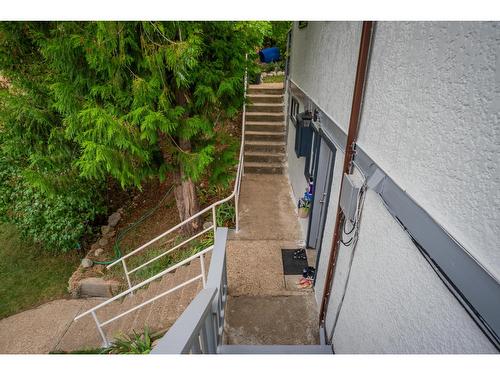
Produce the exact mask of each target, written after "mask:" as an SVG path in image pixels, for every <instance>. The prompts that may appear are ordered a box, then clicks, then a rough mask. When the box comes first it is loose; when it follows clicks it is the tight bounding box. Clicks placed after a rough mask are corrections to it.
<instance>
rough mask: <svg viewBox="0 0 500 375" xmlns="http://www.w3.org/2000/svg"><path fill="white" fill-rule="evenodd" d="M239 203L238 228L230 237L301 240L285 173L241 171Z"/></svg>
mask: <svg viewBox="0 0 500 375" xmlns="http://www.w3.org/2000/svg"><path fill="white" fill-rule="evenodd" d="M239 204H240V207H239V210H240V230H239V232H238V234H235V233H234V234H231V236H230V239H235V240H283V241H287V242H293V241H297V242H303V236H302V232H301V231H302V229H301V227H300V224H299V221H298V218H297V214H296V213H295V203H294V202H293V201H292V196H291V189H290V184H289V182H288V179H287V177H286V175H268V174H245V176H243V179H242V185H241V192H240V201H239Z"/></svg>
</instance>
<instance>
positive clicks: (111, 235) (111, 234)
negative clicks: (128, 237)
mask: <svg viewBox="0 0 500 375" xmlns="http://www.w3.org/2000/svg"><path fill="white" fill-rule="evenodd" d="M115 234H116V232H115V231H114V230H112V231H109V232H108V233H106V234H105V235H104V238H107V239H110V238H113V237H114V236H115Z"/></svg>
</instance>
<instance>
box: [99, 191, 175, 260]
mask: <svg viewBox="0 0 500 375" xmlns="http://www.w3.org/2000/svg"><path fill="white" fill-rule="evenodd" d="M173 188H174V186H173V185H172V186H171V187H170V188H169V189H168V190H167V192H166V193H165V195H164V196H163V198H162V199H161V200H160V201H159V202H158V204H157V205H156V206H154V207H153V208H151V209H150V210H149V211H148V212H146V213H145V214H144V215H142V216H141V217H140V218H139V220H137V221H136V222H134V223H132V224H130V225H129V226H128V227H127V228H125V229H123V230H121V231H120V232H118V235H117V236H116V241H115V244H114V245H113V249H114V250H115V258H114V259H112V260H106V261H98V260H95V261H94V264H103V265H108V264H111V263H113V262H114V261H116V260H117V259H120V258H121V257H122V251H121V248H120V242H121V240H122V239H123V237H125V235H126V234H127V233H128V232H130V231H131V230H132V229H134V228H135V227H137V226H138V225H139V224H141V223H142V222H143V221H144V220H146V219H147V218H148V217H150V216H151V215H152V214H154V213H155V211H156V210H157V209H158V208H159V207H160V206H161V205H162V204H163V202H164V201H165V200H166V199H167V197H168V196H169V195H170V193H171V192H172V190H173Z"/></svg>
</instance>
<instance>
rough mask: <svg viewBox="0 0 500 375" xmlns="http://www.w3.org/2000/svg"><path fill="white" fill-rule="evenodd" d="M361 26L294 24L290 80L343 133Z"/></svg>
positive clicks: (316, 23)
mask: <svg viewBox="0 0 500 375" xmlns="http://www.w3.org/2000/svg"><path fill="white" fill-rule="evenodd" d="M361 25H362V24H361V22H309V23H308V25H307V27H305V28H303V29H299V28H298V24H297V22H295V23H294V27H293V35H292V54H291V56H290V64H291V69H290V76H291V79H292V80H293V81H294V82H295V83H297V84H298V85H299V86H300V87H301V88H302V89H303V90H304V91H305V92H307V93H308V94H309V95H310V96H311V97H313V98H314V99H315V100H316V104H318V105H319V106H320V107H321V108H322V109H323V110H324V111H325V112H326V113H327V114H328V115H329V116H330V117H331V118H332V119H333V120H334V121H335V122H336V123H337V124H339V125H340V126H341V127H342V128H343V129H344V130H347V127H348V125H349V116H350V113H351V102H352V89H353V87H354V78H355V75H356V62H357V59H358V51H357V49H353V48H352V46H353V45H358V44H359V38H360V37H361Z"/></svg>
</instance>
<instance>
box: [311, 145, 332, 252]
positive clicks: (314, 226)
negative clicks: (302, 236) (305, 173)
mask: <svg viewBox="0 0 500 375" xmlns="http://www.w3.org/2000/svg"><path fill="white" fill-rule="evenodd" d="M334 163H335V148H334V147H333V145H331V144H330V143H329V142H328V141H326V140H325V139H324V138H323V137H321V141H320V142H319V155H318V164H317V168H316V173H315V178H314V181H315V184H314V196H313V204H312V208H311V217H310V221H309V230H308V236H307V246H308V247H311V248H313V249H318V250H319V247H320V246H321V240H322V238H323V230H324V227H325V221H326V213H327V209H328V199H329V195H330V187H331V183H332V176H333V166H334Z"/></svg>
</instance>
